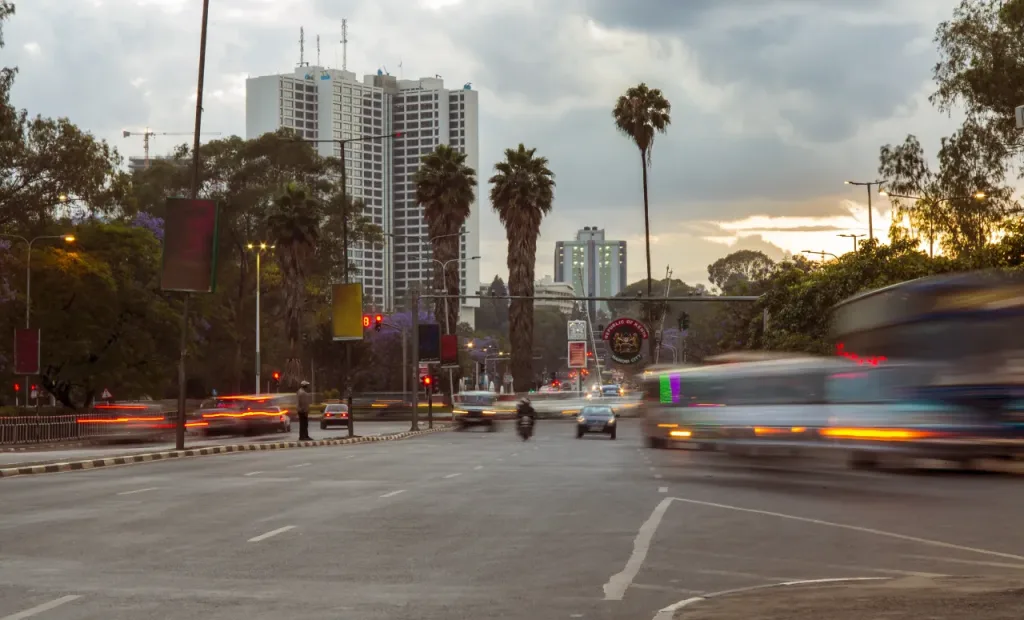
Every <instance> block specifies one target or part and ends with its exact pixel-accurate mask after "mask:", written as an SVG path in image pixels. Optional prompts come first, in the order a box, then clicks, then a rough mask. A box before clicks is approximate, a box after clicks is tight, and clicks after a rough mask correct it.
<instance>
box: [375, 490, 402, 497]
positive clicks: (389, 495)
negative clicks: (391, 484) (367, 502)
mask: <svg viewBox="0 0 1024 620" xmlns="http://www.w3.org/2000/svg"><path fill="white" fill-rule="evenodd" d="M399 493H405V489H399V490H397V491H392V492H390V493H385V494H384V495H381V496H380V498H381V499H384V498H385V497H394V496H396V495H398V494H399Z"/></svg>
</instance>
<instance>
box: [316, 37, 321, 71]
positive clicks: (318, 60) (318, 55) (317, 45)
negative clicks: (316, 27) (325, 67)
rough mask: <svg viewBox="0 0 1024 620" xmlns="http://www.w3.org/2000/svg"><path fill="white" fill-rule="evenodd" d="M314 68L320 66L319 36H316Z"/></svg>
mask: <svg viewBox="0 0 1024 620" xmlns="http://www.w3.org/2000/svg"><path fill="white" fill-rule="evenodd" d="M316 66H318V67H319V66H320V35H316Z"/></svg>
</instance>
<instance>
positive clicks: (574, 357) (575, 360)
mask: <svg viewBox="0 0 1024 620" xmlns="http://www.w3.org/2000/svg"><path fill="white" fill-rule="evenodd" d="M586 367H587V343H586V341H583V342H580V341H575V342H570V343H569V368H586Z"/></svg>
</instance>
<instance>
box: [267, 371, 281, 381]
mask: <svg viewBox="0 0 1024 620" xmlns="http://www.w3.org/2000/svg"><path fill="white" fill-rule="evenodd" d="M270 376H271V377H273V378H274V381H280V380H281V373H279V372H277V371H276V370H275V371H274V374H272V375H270Z"/></svg>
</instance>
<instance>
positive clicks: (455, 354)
mask: <svg viewBox="0 0 1024 620" xmlns="http://www.w3.org/2000/svg"><path fill="white" fill-rule="evenodd" d="M441 364H442V365H443V366H458V365H459V337H458V336H456V335H455V334H445V335H444V336H441Z"/></svg>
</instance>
